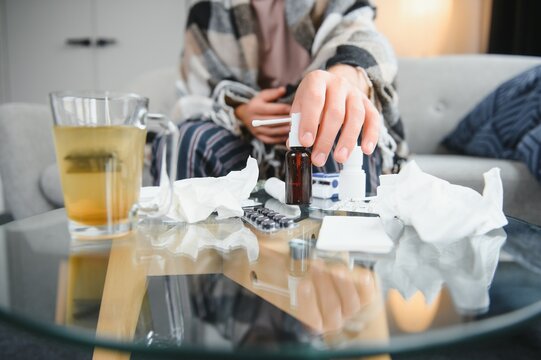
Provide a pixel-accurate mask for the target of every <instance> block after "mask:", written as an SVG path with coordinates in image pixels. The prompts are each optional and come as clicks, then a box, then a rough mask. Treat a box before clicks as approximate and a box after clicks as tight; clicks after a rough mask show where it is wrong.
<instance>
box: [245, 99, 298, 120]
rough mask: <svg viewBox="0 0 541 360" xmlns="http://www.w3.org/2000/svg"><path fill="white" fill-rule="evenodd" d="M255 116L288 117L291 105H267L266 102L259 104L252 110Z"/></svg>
mask: <svg viewBox="0 0 541 360" xmlns="http://www.w3.org/2000/svg"><path fill="white" fill-rule="evenodd" d="M253 111H254V112H256V113H257V114H262V115H270V116H271V117H273V118H274V117H280V116H284V117H286V116H289V112H290V111H291V105H289V104H278V103H268V102H263V101H261V102H259V103H257V106H256V107H255V108H254V109H253Z"/></svg>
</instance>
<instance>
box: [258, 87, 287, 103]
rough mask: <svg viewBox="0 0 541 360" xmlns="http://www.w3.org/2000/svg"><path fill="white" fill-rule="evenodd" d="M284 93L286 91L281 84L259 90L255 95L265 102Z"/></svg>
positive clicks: (276, 98)
mask: <svg viewBox="0 0 541 360" xmlns="http://www.w3.org/2000/svg"><path fill="white" fill-rule="evenodd" d="M285 93H286V88H285V86H281V87H279V88H272V89H264V90H261V91H260V92H259V94H258V95H257V96H258V97H260V98H261V99H262V100H264V101H265V102H272V101H275V100H278V99H279V98H281V97H282V96H284V95H285Z"/></svg>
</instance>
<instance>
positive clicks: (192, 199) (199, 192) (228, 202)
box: [140, 157, 259, 223]
mask: <svg viewBox="0 0 541 360" xmlns="http://www.w3.org/2000/svg"><path fill="white" fill-rule="evenodd" d="M162 167H163V166H162ZM258 177H259V167H258V165H257V161H256V160H255V159H254V158H252V157H249V158H248V161H247V162H246V167H245V168H244V169H242V170H240V171H231V172H230V173H229V174H227V175H226V176H222V177H217V178H215V177H205V178H191V179H183V180H177V181H175V182H174V186H173V198H172V202H171V206H170V208H169V212H168V213H167V217H168V218H170V219H172V220H174V221H180V222H188V223H195V222H198V221H202V220H205V219H206V218H208V216H209V215H210V214H212V213H213V212H214V211H217V212H218V216H217V219H226V218H229V217H234V216H242V215H243V210H242V206H241V204H242V201H243V200H246V199H248V197H249V196H250V193H251V192H252V190H253V189H254V187H255V185H256V183H257V179H258ZM164 178H165V179H166V176H164V174H163V173H162V176H161V179H162V180H163V179H164ZM169 193H170V191H169V185H168V183H167V181H161V182H160V186H159V188H158V187H144V188H142V189H141V196H140V198H141V200H142V203H145V206H149V204H152V203H154V204H156V203H157V204H163V203H165V201H164V198H167V197H168V196H169ZM149 198H150V200H149ZM152 198H154V199H152Z"/></svg>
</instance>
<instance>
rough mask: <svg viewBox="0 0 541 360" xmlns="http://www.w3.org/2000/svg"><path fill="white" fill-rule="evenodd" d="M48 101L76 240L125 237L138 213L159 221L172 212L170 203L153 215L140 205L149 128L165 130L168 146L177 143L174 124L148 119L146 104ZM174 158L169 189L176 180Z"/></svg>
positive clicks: (137, 100)
mask: <svg viewBox="0 0 541 360" xmlns="http://www.w3.org/2000/svg"><path fill="white" fill-rule="evenodd" d="M50 100H51V107H52V111H53V118H54V140H55V147H56V158H57V163H58V168H59V171H60V178H61V181H62V192H63V194H64V204H65V207H66V212H67V215H68V220H69V230H70V233H71V235H72V236H73V237H74V238H78V239H92V238H111V237H117V236H122V235H125V234H127V233H128V232H130V231H131V230H132V229H133V228H134V226H135V224H136V222H137V214H138V212H140V211H144V212H146V213H147V215H149V216H154V217H159V216H161V215H163V214H165V213H166V212H167V211H168V208H169V205H170V203H171V199H170V198H169V199H166V200H164V201H163V203H162V204H159V205H157V206H155V207H153V208H151V209H146V208H142V207H141V206H139V204H138V199H139V191H140V189H141V183H142V171H143V160H144V146H145V139H146V133H147V124H149V125H150V124H151V123H154V122H155V123H157V124H158V125H159V126H160V127H161V128H162V129H164V133H165V135H167V136H168V138H169V139H168V140H169V141H168V142H167V143H168V144H169V145H170V146H173V147H175V145H174V144H176V142H177V141H178V130H177V128H176V126H174V124H173V123H172V122H171V121H170V120H168V119H166V118H165V117H164V116H163V115H160V114H149V113H148V99H147V98H145V97H141V96H139V95H136V94H122V93H112V92H99V91H83V92H72V91H66V92H55V93H51V94H50ZM164 151H165V150H164ZM170 153H171V154H172V155H173V154H175V153H176V152H175V151H171V152H170ZM173 157H175V158H176V156H171V158H170V160H171V163H170V166H169V179H170V185H172V182H173V180H174V179H175V176H176V159H173ZM172 193H173V192H172V191H170V192H169V194H172Z"/></svg>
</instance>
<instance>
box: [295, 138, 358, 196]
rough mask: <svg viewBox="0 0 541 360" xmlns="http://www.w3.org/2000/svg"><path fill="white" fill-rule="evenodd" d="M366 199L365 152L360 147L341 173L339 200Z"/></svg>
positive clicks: (355, 150) (350, 156)
mask: <svg viewBox="0 0 541 360" xmlns="http://www.w3.org/2000/svg"><path fill="white" fill-rule="evenodd" d="M290 141H291V140H290ZM365 197H366V174H365V173H364V170H363V151H362V150H361V147H360V146H355V147H354V148H353V151H352V152H351V154H350V155H349V158H348V159H347V160H346V162H345V163H344V167H343V168H342V171H340V176H339V178H338V198H339V199H340V200H362V199H364V198H365Z"/></svg>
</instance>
